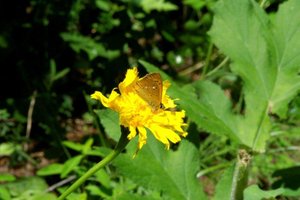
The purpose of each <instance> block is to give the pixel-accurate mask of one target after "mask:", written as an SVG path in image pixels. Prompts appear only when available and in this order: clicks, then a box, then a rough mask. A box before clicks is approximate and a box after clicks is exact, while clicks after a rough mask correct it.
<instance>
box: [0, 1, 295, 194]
mask: <svg viewBox="0 0 300 200" xmlns="http://www.w3.org/2000/svg"><path fill="white" fill-rule="evenodd" d="M223 3H224V4H223ZM283 5H284V6H285V7H284V6H283ZM244 8H245V9H244ZM247 8H251V9H247ZM293 8H300V6H299V2H298V3H297V0H289V1H280V0H269V1H268V0H267V1H262V2H257V3H255V1H252V0H224V1H220V2H219V3H218V1H217V0H206V1H204V0H184V1H171V0H170V1H163V0H159V1H157V0H141V1H134V0H123V1H108V0H75V1H35V0H29V1H18V2H13V1H5V2H1V3H0V13H1V16H2V17H1V19H2V20H1V21H0V27H1V29H0V65H1V66H2V68H1V72H0V81H1V82H0V87H1V95H0V98H1V99H0V142H1V143H0V156H1V157H0V173H1V175H0V181H1V183H2V184H1V185H0V199H41V198H47V199H55V197H56V196H58V195H59V194H60V193H61V192H62V191H63V190H64V189H65V188H66V187H67V186H69V185H70V184H71V182H72V181H73V180H74V179H76V178H77V177H79V176H80V175H82V174H83V173H84V172H85V171H86V170H87V169H89V168H90V167H91V166H93V164H95V163H96V162H98V161H99V160H100V159H101V158H103V157H104V156H105V155H106V154H107V152H108V151H110V150H111V149H113V147H114V145H115V143H116V141H117V140H118V138H119V134H120V133H119V129H118V126H117V125H116V124H118V119H117V116H116V115H115V114H114V113H111V112H109V111H106V110H103V109H101V110H100V108H102V107H101V105H99V104H98V102H95V101H92V100H91V99H90V97H89V95H90V94H92V93H93V92H94V91H95V90H98V91H101V92H103V93H110V91H111V90H112V89H113V88H114V87H116V86H117V84H118V83H119V82H120V81H122V80H123V78H124V75H125V72H126V70H127V69H128V68H129V67H132V66H138V67H139V71H140V73H141V75H144V74H145V73H147V72H152V71H158V70H159V71H160V72H161V74H162V75H163V78H164V79H169V80H171V82H172V87H173V90H172V89H171V91H170V95H171V96H172V97H173V98H179V99H180V101H178V104H179V108H180V109H185V110H186V111H187V122H188V125H189V126H188V133H189V135H188V137H187V138H186V139H184V140H183V141H182V142H181V143H180V144H179V145H174V146H173V147H172V150H170V151H166V150H165V149H164V147H163V145H162V144H160V143H159V142H158V141H154V140H153V138H152V137H151V134H148V135H149V141H148V142H147V145H146V146H145V148H143V149H142V151H141V152H140V153H139V155H138V157H137V158H136V159H134V160H132V159H131V155H132V151H134V148H135V145H136V144H134V142H136V141H133V142H132V143H131V144H130V145H129V147H128V148H127V151H126V152H127V153H124V154H123V155H121V156H120V157H119V158H118V159H117V160H116V161H115V162H113V163H112V165H110V166H108V167H106V168H105V169H103V170H101V171H99V172H98V173H97V174H96V175H95V176H94V177H93V178H92V179H90V180H89V181H88V182H86V184H85V185H83V186H82V187H81V188H80V190H78V191H77V193H73V194H72V195H70V196H69V199H141V198H143V199H212V198H214V199H224V198H225V199H226V198H228V199H230V198H231V197H229V196H226V194H230V192H229V191H231V190H232V188H231V187H230V186H231V185H233V184H234V183H233V180H234V178H233V174H234V166H236V165H235V163H237V160H238V159H237V155H240V154H238V149H242V148H245V149H246V150H247V151H248V153H249V154H250V155H251V169H250V170H249V174H248V176H247V179H248V181H247V183H248V185H249V187H247V188H246V189H245V190H244V193H243V194H244V199H261V198H277V199H297V198H299V196H300V189H299V188H300V181H299V180H300V170H299V162H300V153H299V152H300V146H299V142H300V137H299V133H300V128H299V124H300V118H299V116H300V110H299V109H300V97H299V82H300V80H299V72H300V67H299V66H300V61H299V60H300V59H299V57H300V56H299V55H300V52H299V49H300V37H299V35H300V34H299V33H300V30H299V27H300V16H299V14H297V12H296V11H295V10H293ZM296 10H297V9H296ZM268 20H269V21H268ZM270 24H275V25H274V27H275V28H274V30H273V26H272V25H270ZM270 27H271V28H270ZM281 50H282V51H281ZM155 66H156V67H155ZM251 66H256V68H255V69H254V70H251V69H252V68H251ZM273 66H280V67H281V66H282V69H281V68H279V69H280V70H278V71H276V72H274V70H272V69H273V68H272V67H273ZM258 77H260V78H258ZM262 88H263V89H262ZM270 102H272V103H274V104H272V105H271V104H270ZM94 109H96V110H94ZM262 113H263V114H262ZM236 115H239V116H238V117H237V116H236ZM240 116H244V118H243V117H241V118H240ZM242 118H243V119H242ZM244 119H245V120H244ZM243 120H244V121H243ZM257 124H259V125H257ZM256 125H257V127H259V129H255V128H254V127H256ZM251 127H252V128H253V130H252V128H251ZM258 130H259V131H258ZM257 132H259V133H260V132H261V134H257ZM249 166H250V164H249ZM247 167H248V166H247ZM145 168H146V169H147V170H146V169H145ZM246 170H248V169H246ZM255 195H256V196H255ZM237 198H239V197H237Z"/></svg>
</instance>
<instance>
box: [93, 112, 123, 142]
mask: <svg viewBox="0 0 300 200" xmlns="http://www.w3.org/2000/svg"><path fill="white" fill-rule="evenodd" d="M95 112H96V114H97V115H98V117H99V119H100V121H101V124H102V125H103V127H104V129H105V132H106V134H107V135H108V136H109V137H111V138H113V139H114V140H115V141H118V139H119V138H120V135H121V129H120V124H119V116H118V113H116V112H114V111H112V110H109V109H104V110H96V111H95Z"/></svg>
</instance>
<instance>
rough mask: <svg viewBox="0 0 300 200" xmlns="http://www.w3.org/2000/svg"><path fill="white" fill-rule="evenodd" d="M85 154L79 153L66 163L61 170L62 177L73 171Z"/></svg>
mask: <svg viewBox="0 0 300 200" xmlns="http://www.w3.org/2000/svg"><path fill="white" fill-rule="evenodd" d="M82 158H83V156H82V155H78V156H75V157H73V158H70V159H69V160H67V161H66V162H65V163H64V166H63V168H62V171H61V178H65V177H66V176H67V175H68V174H69V173H70V172H71V171H73V170H74V169H75V168H76V167H77V166H78V165H79V163H80V162H81V160H82Z"/></svg>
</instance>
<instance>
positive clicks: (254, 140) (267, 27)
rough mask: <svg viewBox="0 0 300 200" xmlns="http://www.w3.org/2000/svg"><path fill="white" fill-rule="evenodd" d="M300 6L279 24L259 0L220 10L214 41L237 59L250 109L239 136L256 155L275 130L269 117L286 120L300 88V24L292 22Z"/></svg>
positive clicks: (229, 2) (291, 6)
mask: <svg viewBox="0 0 300 200" xmlns="http://www.w3.org/2000/svg"><path fill="white" fill-rule="evenodd" d="M299 8H300V2H299V1H297V0H296V1H295V0H291V1H289V2H288V3H285V4H284V6H281V8H280V10H279V11H278V13H277V15H276V17H275V19H276V20H277V21H276V20H275V24H274V25H273V26H272V24H271V21H270V20H269V17H268V16H267V15H266V13H265V12H264V11H263V10H262V9H261V8H260V7H259V6H258V4H257V3H256V2H255V1H253V0H240V1H236V0H223V1H220V2H219V3H218V4H217V7H216V9H215V17H214V24H213V27H212V29H211V31H210V35H211V37H212V40H213V42H214V43H215V44H216V45H217V46H218V47H219V48H220V50H221V51H223V52H224V53H225V54H226V55H228V56H229V57H230V58H231V59H232V65H231V69H232V71H233V72H234V73H236V74H238V75H239V76H240V77H241V78H242V80H243V81H244V94H245V102H246V110H245V114H244V116H241V117H240V118H239V120H238V123H237V124H236V127H237V132H236V135H237V136H238V137H239V139H240V140H241V141H242V143H243V144H245V145H247V146H248V147H251V148H252V149H253V150H255V151H259V152H263V151H264V150H265V142H266V140H267V139H268V138H269V132H270V129H271V126H270V119H269V117H268V113H270V112H275V113H276V114H279V115H280V116H284V112H283V110H286V106H287V103H288V102H289V101H290V100H291V99H292V97H294V96H295V95H296V94H297V92H298V91H299V88H300V79H299V78H300V77H299V76H298V75H297V73H298V71H299V69H300V68H299V66H300V58H299V55H300V54H299V53H300V50H299V49H300V48H299V45H300V43H299V40H300V38H299V37H300V36H299V35H300V34H299V28H300V26H299V20H291V19H295V17H297V16H299V13H298V10H299ZM283 15H285V17H284V19H282V18H283ZM291 21H297V22H293V23H290V22H291ZM282 24H285V25H282ZM286 24H288V25H286ZM283 28H284V29H283ZM283 33H284V34H283Z"/></svg>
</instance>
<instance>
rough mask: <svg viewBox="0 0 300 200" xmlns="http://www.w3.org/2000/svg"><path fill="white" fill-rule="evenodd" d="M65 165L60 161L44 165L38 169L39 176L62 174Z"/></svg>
mask: <svg viewBox="0 0 300 200" xmlns="http://www.w3.org/2000/svg"><path fill="white" fill-rule="evenodd" d="M62 169H63V165H62V164H58V163H53V164H51V165H48V166H46V167H43V168H41V169H39V170H38V171H37V175H39V176H49V175H54V174H60V173H61V172H62Z"/></svg>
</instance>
